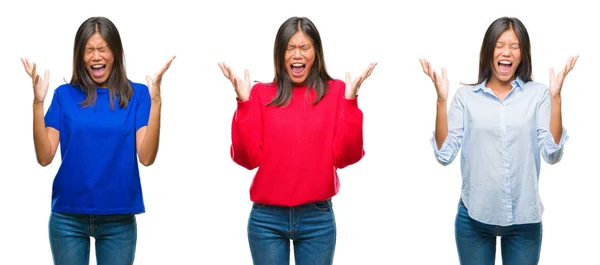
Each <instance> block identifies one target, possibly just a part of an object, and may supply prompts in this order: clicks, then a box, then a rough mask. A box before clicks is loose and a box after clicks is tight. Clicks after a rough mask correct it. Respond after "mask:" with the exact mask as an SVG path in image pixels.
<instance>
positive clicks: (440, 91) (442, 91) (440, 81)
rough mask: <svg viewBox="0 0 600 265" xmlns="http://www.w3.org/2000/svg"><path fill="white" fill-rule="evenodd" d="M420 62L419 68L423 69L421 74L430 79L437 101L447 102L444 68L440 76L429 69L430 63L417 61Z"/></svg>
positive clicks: (423, 60)
mask: <svg viewBox="0 0 600 265" xmlns="http://www.w3.org/2000/svg"><path fill="white" fill-rule="evenodd" d="M419 62H421V67H422V68H423V72H424V73H425V74H426V75H427V76H429V78H431V81H433V84H434V85H435V90H436V91H437V96H438V100H444V101H445V100H447V99H448V76H447V75H446V68H442V75H441V76H440V75H439V74H438V73H437V72H435V71H434V70H433V68H432V67H431V63H429V61H427V59H423V58H422V59H419Z"/></svg>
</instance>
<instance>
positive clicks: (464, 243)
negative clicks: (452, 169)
mask: <svg viewBox="0 0 600 265" xmlns="http://www.w3.org/2000/svg"><path fill="white" fill-rule="evenodd" d="M455 236H456V246H457V248H458V257H459V260H460V264H461V265H494V264H495V259H496V237H498V236H500V237H501V247H502V249H501V252H502V264H503V265H536V264H538V261H539V259H540V250H541V248H542V223H541V222H540V223H534V224H521V225H511V226H497V225H488V224H484V223H481V222H478V221H475V220H473V219H472V218H471V217H469V214H468V211H467V208H466V207H465V205H464V204H463V202H462V200H461V201H460V203H459V205H458V213H457V214H456V223H455Z"/></svg>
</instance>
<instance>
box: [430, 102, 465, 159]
mask: <svg viewBox="0 0 600 265" xmlns="http://www.w3.org/2000/svg"><path fill="white" fill-rule="evenodd" d="M464 106H465V105H464V98H463V96H462V94H461V90H458V91H457V92H456V94H455V95H454V98H453V99H452V103H451V104H450V109H449V110H448V136H447V137H446V140H445V141H444V143H443V144H442V147H441V148H439V149H438V147H437V142H436V140H435V131H434V132H433V136H432V137H431V146H432V147H433V150H434V154H435V158H436V159H437V161H438V162H439V163H440V164H442V165H444V166H446V165H449V164H450V163H452V161H454V158H456V154H458V151H459V150H460V146H461V143H462V137H463V130H464V123H463V122H464V115H463V114H464Z"/></svg>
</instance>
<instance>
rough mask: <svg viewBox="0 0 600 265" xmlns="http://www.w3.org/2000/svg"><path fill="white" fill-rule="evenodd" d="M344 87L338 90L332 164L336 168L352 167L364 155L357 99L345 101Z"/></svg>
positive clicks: (360, 113)
mask: <svg viewBox="0 0 600 265" xmlns="http://www.w3.org/2000/svg"><path fill="white" fill-rule="evenodd" d="M342 84H344V83H342ZM345 87H346V85H345V84H344V85H342V88H341V90H340V95H339V104H338V110H337V111H338V115H337V117H338V118H337V119H338V120H337V128H336V133H335V136H334V140H333V163H334V166H335V167H336V168H345V167H347V166H349V165H352V164H354V163H356V162H358V161H360V160H361V159H362V158H363V156H364V155H365V151H364V149H363V113H362V111H361V110H360V109H359V108H358V97H355V98H354V99H350V100H349V99H346V97H345V96H344V95H345V93H344V92H345Z"/></svg>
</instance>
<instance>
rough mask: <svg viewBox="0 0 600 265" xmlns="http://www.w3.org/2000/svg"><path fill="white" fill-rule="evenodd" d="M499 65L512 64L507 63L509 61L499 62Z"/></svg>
mask: <svg viewBox="0 0 600 265" xmlns="http://www.w3.org/2000/svg"><path fill="white" fill-rule="evenodd" d="M499 63H501V64H512V63H511V62H509V61H500V62H499Z"/></svg>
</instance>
